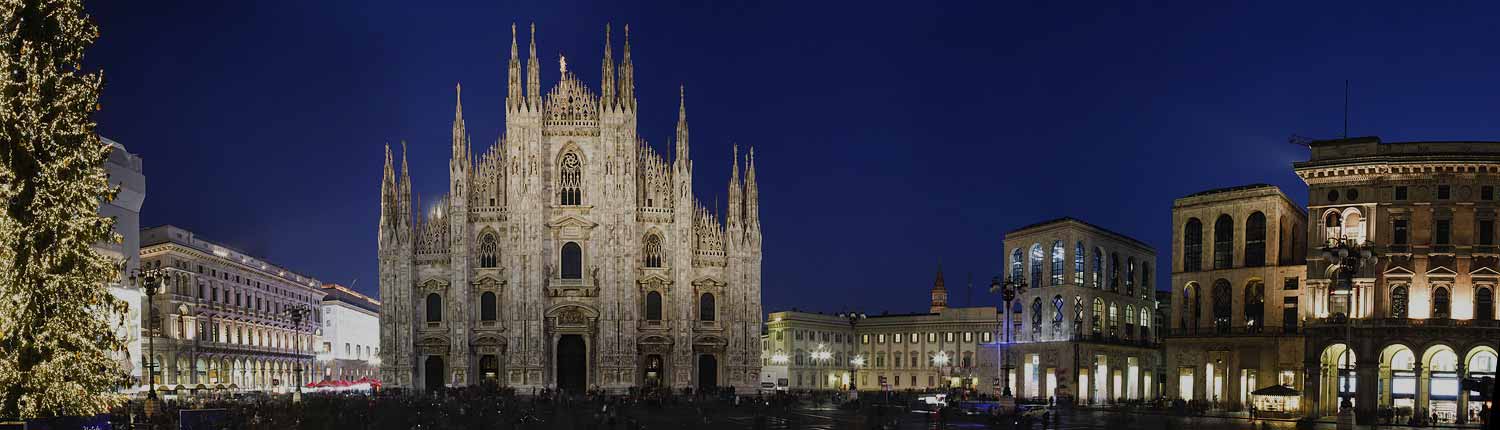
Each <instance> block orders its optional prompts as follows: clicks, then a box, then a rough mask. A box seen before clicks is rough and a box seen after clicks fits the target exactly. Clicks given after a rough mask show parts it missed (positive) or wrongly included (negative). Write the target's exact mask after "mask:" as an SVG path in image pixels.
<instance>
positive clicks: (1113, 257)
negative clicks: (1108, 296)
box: [1109, 252, 1120, 292]
mask: <svg viewBox="0 0 1500 430" xmlns="http://www.w3.org/2000/svg"><path fill="white" fill-rule="evenodd" d="M1109 290H1110V291H1115V292H1118V291H1120V253H1118V252H1111V253H1109Z"/></svg>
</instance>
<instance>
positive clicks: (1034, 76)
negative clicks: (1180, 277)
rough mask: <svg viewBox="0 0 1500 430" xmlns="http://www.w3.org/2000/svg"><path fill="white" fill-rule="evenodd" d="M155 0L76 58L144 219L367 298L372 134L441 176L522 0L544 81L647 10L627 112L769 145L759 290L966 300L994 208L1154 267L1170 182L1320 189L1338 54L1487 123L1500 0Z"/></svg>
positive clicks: (1366, 126) (696, 142)
mask: <svg viewBox="0 0 1500 430" xmlns="http://www.w3.org/2000/svg"><path fill="white" fill-rule="evenodd" d="M147 3H150V4H149V5H147V4H143V3H142V2H135V1H115V0H106V1H94V2H92V4H91V5H90V10H91V11H92V13H93V14H94V17H95V18H96V19H97V20H98V21H99V24H100V26H101V31H102V36H101V39H100V41H99V43H98V44H97V45H95V47H94V49H93V50H92V51H91V52H90V54H89V57H88V62H89V63H90V66H91V67H100V68H102V69H103V70H104V72H105V79H106V87H105V91H104V96H103V106H104V110H103V111H102V112H101V113H100V114H99V117H98V119H99V131H100V133H101V134H103V135H105V136H107V137H110V138H112V139H115V140H117V141H119V142H121V143H123V144H125V145H126V146H127V147H128V148H129V149H130V150H131V151H132V152H136V153H139V154H141V155H142V156H143V157H144V158H145V163H146V169H147V172H146V175H147V181H148V182H147V189H148V193H147V199H146V205H145V208H144V209H143V213H142V224H143V225H159V224H176V225H179V226H182V227H185V228H188V229H191V230H193V231H195V232H197V233H198V234H200V235H202V236H203V237H205V238H208V239H210V240H215V241H220V242H223V243H226V244H230V245H233V246H237V247H239V248H242V249H244V250H246V251H249V252H251V253H252V254H255V255H260V256H264V257H266V258H268V259H269V260H271V261H273V262H276V263H278V264H281V265H284V266H287V267H289V268H292V269H293V270H297V271H300V272H303V273H306V274H309V275H312V276H316V277H318V278H320V279H322V280H323V281H325V282H338V283H343V284H346V285H347V284H350V283H354V282H356V281H355V280H356V279H357V280H358V281H357V284H356V285H355V287H356V288H357V289H359V290H361V291H364V292H367V293H372V294H373V293H374V292H375V290H376V278H375V273H376V265H377V264H376V258H375V251H376V250H375V239H376V227H375V224H376V219H377V217H378V213H377V212H378V207H379V183H380V169H381V163H382V157H383V153H382V145H383V144H385V143H387V142H389V143H391V144H393V145H394V144H397V143H399V142H400V141H401V140H406V141H407V142H408V144H409V145H410V149H411V153H410V156H409V157H410V159H411V162H412V166H413V167H412V168H413V171H412V177H413V180H414V181H415V183H416V191H418V192H420V193H421V194H422V195H423V196H433V197H435V196H438V195H440V194H442V193H444V192H445V191H446V190H447V182H446V181H447V176H448V175H447V162H448V157H449V154H450V153H449V135H450V127H451V121H452V118H453V105H454V100H453V87H454V84H455V83H459V82H462V83H463V86H464V92H465V97H464V102H465V103H464V115H465V119H466V121H467V125H468V129H469V132H470V133H471V135H472V137H473V140H474V142H475V145H476V146H478V148H477V149H476V150H478V149H483V148H486V147H488V145H490V144H492V143H493V142H494V141H495V140H496V139H497V138H498V137H499V136H500V134H501V129H502V127H503V124H504V122H503V117H502V100H503V96H504V93H505V88H504V86H505V70H504V67H505V63H504V61H505V59H506V58H508V55H509V53H508V50H509V46H510V24H511V22H512V21H516V22H518V23H520V24H521V26H522V28H524V27H525V25H526V24H527V23H528V22H531V21H533V20H535V22H536V23H537V27H538V30H537V33H538V42H539V43H538V46H537V48H538V51H539V53H541V55H542V61H541V62H542V65H543V73H542V81H543V87H544V88H550V87H551V85H552V83H553V82H555V81H556V79H557V76H558V75H557V68H556V67H557V56H558V54H559V52H561V53H563V54H565V55H567V57H568V59H569V69H570V70H576V71H577V73H578V74H579V76H580V78H582V79H583V80H584V81H585V82H588V83H589V84H590V85H597V84H598V82H599V61H600V58H601V56H602V52H603V43H604V40H603V39H604V25H605V23H606V22H611V21H612V22H613V23H614V25H615V31H616V34H615V37H616V42H615V43H616V45H615V46H616V49H619V39H618V38H619V37H620V26H622V25H624V24H626V23H628V24H630V26H631V45H632V57H633V59H634V61H635V64H636V70H637V72H636V73H637V78H636V79H637V94H638V96H639V101H640V109H641V112H642V116H641V120H640V125H641V130H640V132H641V135H642V136H643V137H645V138H647V139H649V140H650V141H651V143H652V144H653V145H655V146H656V147H657V149H658V151H661V152H662V153H670V151H669V150H668V149H669V148H668V146H667V145H668V141H667V137H668V136H670V135H671V133H672V130H673V127H674V122H675V120H676V115H677V87H678V85H679V84H685V85H686V86H687V107H688V117H689V119H690V122H691V124H692V142H693V147H692V154H693V160H694V162H695V167H696V169H697V172H698V176H697V178H696V181H697V182H696V186H697V190H696V192H697V194H698V196H699V197H700V198H701V199H703V200H706V201H710V202H712V201H714V200H715V199H716V198H717V200H718V201H720V202H724V201H725V200H726V199H725V185H726V183H727V182H728V176H729V168H730V158H731V156H730V148H731V144H733V143H739V144H740V146H741V147H748V146H753V147H755V150H756V152H757V154H756V163H757V165H758V167H759V172H758V175H759V179H760V184H761V208H762V218H763V228H764V230H765V261H764V265H765V268H764V270H765V271H764V302H765V309H766V310H767V311H773V310H782V309H786V308H790V307H793V306H797V307H799V308H801V309H804V310H807V309H811V310H823V311H838V310H841V309H845V308H846V307H855V308H858V309H861V310H864V311H866V312H871V313H879V312H881V311H883V310H889V311H891V312H911V311H920V310H922V309H925V308H926V299H927V290H928V288H929V287H930V286H931V282H932V279H933V272H934V270H935V268H936V266H937V265H938V263H939V261H941V263H942V265H943V268H944V269H945V271H946V278H947V281H948V287H949V289H950V291H952V293H951V294H952V297H951V300H950V303H955V304H958V305H965V304H967V303H968V302H967V301H966V294H965V292H964V284H965V279H966V277H967V276H969V274H970V273H972V276H973V278H974V280H975V283H976V284H978V285H976V286H975V293H974V297H975V299H974V303H976V304H980V303H995V302H996V301H997V299H995V298H994V297H993V296H988V295H986V294H984V293H983V292H984V291H985V286H984V284H986V283H987V282H988V279H989V278H990V277H991V276H993V275H995V274H998V273H999V272H1000V271H1001V270H1003V269H1002V253H1003V251H1002V250H1001V249H1000V247H1001V240H1002V237H1003V234H1004V233H1005V232H1006V231H1008V230H1010V229H1014V228H1016V227H1020V226H1023V225H1026V224H1030V223H1033V222H1037V221H1041V220H1044V219H1050V218H1055V217H1059V216H1064V215H1066V216H1073V217H1077V218H1081V219H1084V220H1086V221H1089V222H1091V223H1094V224H1097V225H1100V226H1104V227H1106V228H1110V229H1112V230H1115V231H1118V232H1121V233H1124V234H1127V235H1131V236H1134V237H1137V238H1140V239H1142V240H1144V241H1146V242H1147V243H1150V244H1152V245H1153V246H1155V247H1156V251H1157V253H1158V256H1159V263H1158V264H1157V265H1156V267H1158V268H1160V269H1161V270H1162V272H1161V273H1157V274H1156V278H1157V279H1159V280H1161V283H1160V284H1159V285H1157V287H1158V288H1162V289H1165V288H1166V286H1167V283H1166V282H1167V281H1168V280H1169V278H1170V277H1169V276H1168V275H1169V274H1168V273H1166V270H1169V268H1170V267H1171V266H1170V264H1168V263H1169V259H1170V256H1171V249H1170V243H1171V226H1170V219H1171V217H1170V214H1171V212H1170V209H1171V203H1172V199H1174V198H1177V197H1180V196H1183V195H1186V194H1189V193H1192V192H1196V191H1201V190H1204V189H1209V188H1217V187H1224V186H1232V185H1240V184H1246V183H1255V182H1267V183H1272V184H1275V185H1278V186H1280V187H1282V189H1283V190H1285V191H1287V192H1288V193H1289V194H1290V195H1291V196H1292V198H1293V199H1295V200H1297V201H1306V189H1305V187H1304V186H1303V185H1302V183H1301V181H1300V180H1298V179H1297V177H1296V176H1295V175H1293V174H1292V172H1291V169H1290V165H1291V163H1292V162H1294V161H1297V160H1300V159H1303V158H1305V157H1306V155H1307V151H1306V150H1305V149H1303V148H1299V147H1297V146H1294V145H1291V144H1288V143H1287V138H1288V136H1290V135H1292V134H1299V135H1303V136H1309V137H1315V138H1328V137H1338V136H1339V135H1340V134H1341V133H1342V130H1341V129H1342V126H1343V111H1342V104H1343V94H1344V80H1346V79H1348V80H1350V81H1352V88H1353V91H1352V102H1351V109H1350V111H1351V119H1350V123H1349V128H1350V131H1349V133H1350V134H1351V135H1379V136H1381V137H1382V138H1384V139H1385V140H1387V141H1397V140H1460V139H1496V138H1497V137H1500V123H1497V121H1500V120H1497V118H1500V103H1497V101H1500V78H1497V77H1496V76H1500V74H1497V72H1500V44H1496V43H1495V41H1496V40H1500V30H1497V29H1500V27H1497V26H1495V25H1494V22H1495V18H1496V17H1497V13H1496V12H1497V10H1494V9H1491V10H1464V9H1460V8H1449V6H1437V5H1431V4H1422V6H1423V7H1422V8H1416V7H1413V6H1415V5H1416V4H1414V3H1392V4H1391V5H1389V6H1380V7H1377V6H1374V5H1371V4H1370V3H1369V2H1357V3H1348V4H1332V3H1324V2H1296V3H1288V4H1285V5H1280V6H1275V5H1271V4H1269V3H1263V2H1231V3H1234V4H1233V5H1217V4H1216V3H1224V2H1179V4H1178V5H1175V6H1171V5H1168V4H1167V3H1169V2H1162V3H1157V4H1156V5H1152V6H1129V5H1126V6H1122V5H1119V4H1111V3H1101V4H1097V5H1087V4H1083V3H1079V2H1034V3H1019V2H1015V3H996V2H983V4H969V3H961V2H941V3H942V4H941V6H934V5H931V4H928V3H929V2H909V3H890V4H877V3H869V2H859V3H847V4H830V3H829V2H805V1H804V2H794V3H781V4H773V3H765V4H761V3H759V2H750V3H743V4H737V3H732V2H702V3H684V4H676V5H670V4H666V3H665V2H648V3H643V4H628V3H614V2H610V3H601V4H590V3H563V2H539V3H537V4H507V3H506V2H499V1H469V2H412V1H260V2H211V1H210V2H205V1H171V2H168V1H161V2H147ZM436 3H448V4H452V5H451V6H448V7H417V5H420V4H436ZM931 3H938V2H931ZM1119 3H1124V2H1119ZM1252 3H1253V5H1252ZM1470 4H1471V5H1478V4H1479V3H1477V2H1476V3H1470ZM1488 6H1494V5H1493V4H1489V5H1488ZM523 33H524V30H523ZM520 43H521V44H522V49H523V50H524V49H525V48H524V47H525V44H526V39H525V38H524V35H523V38H522V39H521V40H520ZM523 55H524V53H523ZM616 55H618V53H617V54H616ZM721 204H722V203H721Z"/></svg>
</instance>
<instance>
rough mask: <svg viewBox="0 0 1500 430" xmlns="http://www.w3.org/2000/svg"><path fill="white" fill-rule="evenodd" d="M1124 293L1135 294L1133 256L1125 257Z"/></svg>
mask: <svg viewBox="0 0 1500 430" xmlns="http://www.w3.org/2000/svg"><path fill="white" fill-rule="evenodd" d="M1125 295H1127V296H1134V295H1135V257H1125Z"/></svg>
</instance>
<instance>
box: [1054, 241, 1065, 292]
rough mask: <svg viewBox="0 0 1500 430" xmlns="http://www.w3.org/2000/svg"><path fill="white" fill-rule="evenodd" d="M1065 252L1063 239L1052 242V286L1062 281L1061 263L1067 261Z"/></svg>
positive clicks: (1060, 283)
mask: <svg viewBox="0 0 1500 430" xmlns="http://www.w3.org/2000/svg"><path fill="white" fill-rule="evenodd" d="M1067 252H1068V248H1067V247H1066V246H1063V241H1061V240H1058V241H1053V242H1052V286H1054V287H1056V286H1060V285H1062V283H1063V264H1064V262H1065V261H1068V260H1067V256H1066V255H1064V254H1066V253H1067Z"/></svg>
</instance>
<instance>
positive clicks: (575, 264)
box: [562, 242, 583, 279]
mask: <svg viewBox="0 0 1500 430" xmlns="http://www.w3.org/2000/svg"><path fill="white" fill-rule="evenodd" d="M562 278H563V279H583V247H580V246H578V242H568V243H565V244H563V247H562Z"/></svg>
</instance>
